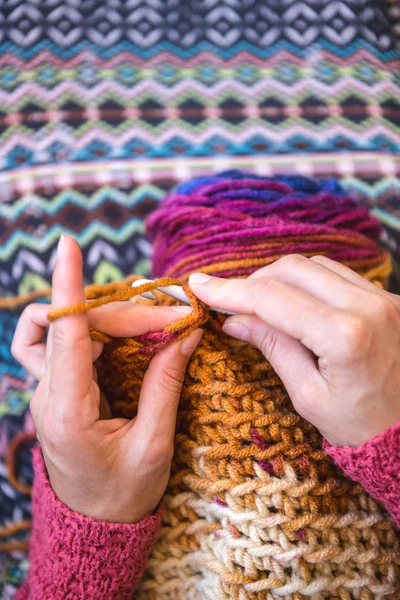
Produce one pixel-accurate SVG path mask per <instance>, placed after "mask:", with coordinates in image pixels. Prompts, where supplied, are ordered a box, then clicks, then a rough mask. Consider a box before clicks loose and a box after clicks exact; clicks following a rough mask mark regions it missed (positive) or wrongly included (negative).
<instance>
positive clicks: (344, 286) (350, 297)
mask: <svg viewBox="0 0 400 600" xmlns="http://www.w3.org/2000/svg"><path fill="white" fill-rule="evenodd" d="M332 262H333V261H332ZM344 268H345V269H346V267H344ZM349 270H350V269H349ZM262 277H273V278H274V279H277V280H278V281H282V282H284V283H288V284H290V285H293V286H296V287H298V288H299V289H301V290H303V291H305V292H307V293H308V294H312V295H313V296H314V297H315V298H317V299H318V300H320V301H321V302H324V303H326V304H329V305H330V306H334V307H336V308H343V309H349V308H353V307H355V306H356V307H360V308H361V307H362V304H363V303H365V290H366V289H368V288H366V287H364V288H360V286H359V285H357V284H355V283H354V282H353V281H352V280H351V279H350V278H349V277H343V276H342V274H340V273H338V272H337V271H335V270H333V269H329V268H327V267H326V266H325V265H324V264H322V263H321V262H319V261H313V260H310V259H309V258H306V257H305V256H300V255H297V254H292V255H289V256H285V257H284V258H281V259H280V260H277V261H276V262H275V263H273V264H271V265H267V266H266V267H264V268H262V269H259V270H258V271H256V272H255V273H253V274H252V275H251V276H250V279H260V278H262ZM370 285H371V286H372V288H374V287H375V286H373V284H370Z"/></svg>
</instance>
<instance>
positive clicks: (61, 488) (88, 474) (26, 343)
mask: <svg viewBox="0 0 400 600" xmlns="http://www.w3.org/2000/svg"><path fill="white" fill-rule="evenodd" d="M52 291H53V295H52V308H59V307H61V306H65V305H69V304H75V303H79V302H82V301H84V299H85V296H84V288H83V281H82V255H81V252H80V249H79V246H78V244H77V243H76V242H75V241H74V240H73V238H70V237H66V236H63V238H62V240H61V242H60V245H59V250H58V258H57V263H56V267H55V271H54V275H53V290H52ZM48 311H49V307H48V306H44V305H36V306H31V307H28V308H27V309H26V310H25V312H24V314H23V315H22V316H21V319H20V322H19V324H18V327H17V330H16V333H15V337H14V340H13V344H12V351H13V354H14V356H15V357H16V358H17V359H18V360H20V361H21V363H22V364H23V365H24V366H26V367H27V368H28V369H29V370H31V372H32V373H33V374H34V375H35V376H36V377H37V378H38V379H40V382H39V385H38V387H37V389H36V392H35V394H34V396H33V398H32V401H31V411H32V417H33V420H34V423H35V427H36V430H37V435H38V438H39V441H40V443H41V447H42V451H43V456H44V460H45V463H46V467H47V471H48V474H49V479H50V483H51V485H52V487H53V489H54V492H55V493H56V495H57V496H58V498H59V499H60V500H62V501H63V502H64V503H65V504H66V505H67V506H69V507H70V508H71V509H72V510H74V511H77V512H79V513H81V514H83V515H87V516H90V517H93V518H95V519H99V520H106V521H113V522H118V523H135V522H137V521H140V520H141V519H142V518H143V517H144V516H145V515H146V514H148V513H151V512H152V511H154V510H155V508H156V507H157V505H158V503H159V502H160V499H161V497H162V495H163V493H164V491H165V487H166V485H167V482H168V478H169V472H170V466H171V459H172V455H173V450H174V433H175V422H176V412H177V408H178V402H179V398H180V393H181V388H182V382H183V379H184V374H185V370H186V366H187V363H188V361H189V358H190V356H191V354H192V352H193V350H194V349H195V347H196V346H197V344H198V342H199V340H200V338H201V331H199V330H198V331H195V332H194V333H193V334H192V335H191V336H190V337H188V338H186V339H185V340H182V341H180V342H176V343H175V344H172V345H171V346H169V347H168V348H166V349H164V350H163V351H162V352H160V353H159V354H158V355H157V356H155V357H154V358H153V360H152V361H151V363H150V366H149V368H148V370H147V372H146V375H145V377H144V380H143V385H142V390H141V394H140V399H139V406H138V414H137V416H136V418H134V419H132V420H127V419H110V418H109V419H102V418H101V416H100V411H101V402H100V390H99V387H98V385H97V383H96V371H95V369H94V366H93V360H95V359H96V358H97V357H98V356H99V354H100V352H101V349H102V346H101V344H99V343H98V342H96V343H93V342H92V341H91V339H90V337H89V319H90V324H91V325H92V326H93V327H95V328H97V329H99V330H101V331H103V332H105V333H108V334H109V335H111V336H118V337H120V336H135V335H139V334H143V333H146V332H149V331H157V330H159V329H160V328H163V327H165V326H166V325H168V324H169V323H171V322H172V321H174V320H176V319H177V318H178V317H179V313H177V311H176V309H174V308H171V307H169V308H168V307H148V306H142V305H138V304H132V303H129V302H119V303H114V304H109V305H105V306H102V307H99V308H96V309H94V310H93V311H90V313H89V315H88V314H87V313H83V314H79V315H74V316H68V317H64V318H61V319H59V320H57V321H56V322H55V323H53V325H52V327H51V331H50V334H49V337H50V340H49V343H48V344H47V348H46V346H45V344H44V343H43V342H42V340H43V337H44V335H45V331H46V327H47V326H48V325H49V323H48V321H47V317H46V315H47V313H48ZM180 316H182V312H181V315H180ZM103 409H104V407H103ZM103 412H104V410H103Z"/></svg>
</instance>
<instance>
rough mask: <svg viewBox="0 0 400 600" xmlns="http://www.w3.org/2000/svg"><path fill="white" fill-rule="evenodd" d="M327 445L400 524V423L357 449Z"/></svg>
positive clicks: (338, 462) (341, 463) (328, 450)
mask: <svg viewBox="0 0 400 600" xmlns="http://www.w3.org/2000/svg"><path fill="white" fill-rule="evenodd" d="M324 447H325V450H326V452H327V453H328V454H329V455H330V456H331V457H332V458H333V460H334V461H335V462H336V464H337V465H339V467H341V468H342V469H343V471H344V472H345V473H346V475H347V476H348V477H350V478H351V479H353V480H354V481H358V482H359V483H360V484H361V485H362V486H363V487H364V488H365V489H366V490H367V492H369V493H370V494H371V496H373V497H374V498H376V500H379V502H381V503H382V504H383V505H384V506H385V508H386V509H387V510H388V512H390V514H391V515H392V517H393V519H394V520H395V521H396V523H397V525H399V526H400V422H398V423H397V424H396V425H395V426H394V427H391V428H390V429H387V430H386V431H385V432H384V433H382V434H380V435H378V436H376V437H374V438H373V439H372V440H370V441H369V442H366V443H365V444H362V445H361V446H359V447H358V448H349V447H344V448H338V447H336V446H331V445H330V444H328V442H325V444H324Z"/></svg>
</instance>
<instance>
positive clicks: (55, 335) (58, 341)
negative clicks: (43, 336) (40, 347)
mask: <svg viewBox="0 0 400 600" xmlns="http://www.w3.org/2000/svg"><path fill="white" fill-rule="evenodd" d="M51 335H52V344H53V348H64V347H65V334H64V331H63V329H62V327H54V326H53V327H52V332H51Z"/></svg>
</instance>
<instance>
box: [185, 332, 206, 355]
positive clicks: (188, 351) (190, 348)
mask: <svg viewBox="0 0 400 600" xmlns="http://www.w3.org/2000/svg"><path fill="white" fill-rule="evenodd" d="M202 335H203V331H202V330H201V329H196V331H194V332H193V333H192V334H191V335H189V337H187V338H185V339H184V340H183V341H182V342H181V352H182V354H184V355H185V356H191V355H192V354H193V352H194V350H195V348H197V346H198V344H199V342H200V340H201V337H202Z"/></svg>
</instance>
